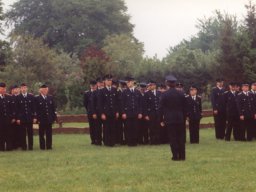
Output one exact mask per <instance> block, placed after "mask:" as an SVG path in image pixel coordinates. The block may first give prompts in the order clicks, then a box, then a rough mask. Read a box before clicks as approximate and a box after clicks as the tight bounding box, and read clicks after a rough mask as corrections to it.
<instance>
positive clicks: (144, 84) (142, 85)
mask: <svg viewBox="0 0 256 192" xmlns="http://www.w3.org/2000/svg"><path fill="white" fill-rule="evenodd" d="M139 85H140V87H141V88H146V87H147V86H148V85H147V83H145V82H141V83H140V84H139Z"/></svg>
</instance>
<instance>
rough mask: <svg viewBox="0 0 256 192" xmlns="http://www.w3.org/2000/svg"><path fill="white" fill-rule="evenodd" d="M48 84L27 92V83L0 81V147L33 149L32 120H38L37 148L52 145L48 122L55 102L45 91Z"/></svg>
mask: <svg viewBox="0 0 256 192" xmlns="http://www.w3.org/2000/svg"><path fill="white" fill-rule="evenodd" d="M48 92H49V89H48V86H47V85H45V84H43V85H41V86H40V88H39V93H40V94H39V95H37V96H34V95H33V94H31V93H28V86H27V85H26V84H25V83H22V84H21V85H20V86H12V88H11V93H10V94H8V93H7V89H6V84H5V83H0V151H11V150H14V149H18V148H22V150H27V149H28V150H33V124H35V123H38V124H39V143H40V149H42V150H45V149H48V150H49V149H52V124H53V122H54V121H55V120H56V118H57V116H56V105H55V102H54V99H53V97H52V96H51V95H49V94H48Z"/></svg>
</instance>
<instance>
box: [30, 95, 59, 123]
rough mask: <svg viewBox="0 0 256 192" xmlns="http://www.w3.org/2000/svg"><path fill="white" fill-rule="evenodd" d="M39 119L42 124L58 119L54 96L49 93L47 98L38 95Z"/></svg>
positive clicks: (37, 109)
mask: <svg viewBox="0 0 256 192" xmlns="http://www.w3.org/2000/svg"><path fill="white" fill-rule="evenodd" d="M35 100H36V114H37V120H38V121H39V122H40V123H41V124H52V123H53V122H54V121H55V120H56V119H57V113H56V105H55V102H54V100H53V97H52V96H50V95H47V97H46V99H44V98H43V96H42V95H39V96H37V97H36V99H35Z"/></svg>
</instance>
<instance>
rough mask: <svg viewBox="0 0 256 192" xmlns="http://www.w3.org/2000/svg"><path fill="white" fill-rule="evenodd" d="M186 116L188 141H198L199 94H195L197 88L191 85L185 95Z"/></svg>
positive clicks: (199, 118)
mask: <svg viewBox="0 0 256 192" xmlns="http://www.w3.org/2000/svg"><path fill="white" fill-rule="evenodd" d="M186 116H187V118H188V121H189V135H190V143H191V144H198V143H199V126H200V120H201V118H202V101H201V96H199V95H197V88H196V87H195V86H191V87H190V89H189V95H187V96H186Z"/></svg>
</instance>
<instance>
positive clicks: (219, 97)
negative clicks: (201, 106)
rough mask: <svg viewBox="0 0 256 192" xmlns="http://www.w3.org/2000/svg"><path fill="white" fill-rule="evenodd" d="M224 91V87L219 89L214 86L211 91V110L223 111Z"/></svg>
mask: <svg viewBox="0 0 256 192" xmlns="http://www.w3.org/2000/svg"><path fill="white" fill-rule="evenodd" d="M224 92H225V89H223V88H222V89H219V88H218V87H214V88H213V89H212V93H211V102H212V108H213V110H218V112H224V113H225V103H224Z"/></svg>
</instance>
